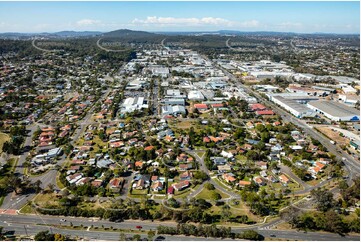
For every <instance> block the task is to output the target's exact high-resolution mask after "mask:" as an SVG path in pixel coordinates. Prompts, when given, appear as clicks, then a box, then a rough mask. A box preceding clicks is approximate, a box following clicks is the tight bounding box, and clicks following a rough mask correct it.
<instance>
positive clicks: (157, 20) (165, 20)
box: [132, 16, 258, 27]
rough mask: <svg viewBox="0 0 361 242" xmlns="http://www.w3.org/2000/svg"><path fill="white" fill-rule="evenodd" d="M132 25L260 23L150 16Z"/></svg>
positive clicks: (253, 23)
mask: <svg viewBox="0 0 361 242" xmlns="http://www.w3.org/2000/svg"><path fill="white" fill-rule="evenodd" d="M132 24H136V25H139V24H140V25H147V26H149V25H158V26H163V27H164V26H180V27H182V26H224V27H232V26H238V25H240V26H242V25H243V26H255V25H257V24H258V21H255V20H252V21H249V22H244V23H238V22H234V21H230V20H228V19H224V18H214V17H204V18H174V17H157V16H148V17H147V18H146V19H137V18H136V19H134V20H133V21H132Z"/></svg>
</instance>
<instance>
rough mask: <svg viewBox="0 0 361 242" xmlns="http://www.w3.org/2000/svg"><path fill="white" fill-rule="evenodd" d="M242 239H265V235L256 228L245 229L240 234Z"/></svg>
mask: <svg viewBox="0 0 361 242" xmlns="http://www.w3.org/2000/svg"><path fill="white" fill-rule="evenodd" d="M238 237H239V238H240V239H247V240H263V239H264V237H263V236H262V235H261V234H259V233H257V232H256V231H254V230H245V231H243V232H242V233H241V234H239V236H238Z"/></svg>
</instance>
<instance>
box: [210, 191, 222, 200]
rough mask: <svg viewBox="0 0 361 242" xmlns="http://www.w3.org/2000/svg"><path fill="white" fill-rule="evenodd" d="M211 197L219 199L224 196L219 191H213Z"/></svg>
mask: <svg viewBox="0 0 361 242" xmlns="http://www.w3.org/2000/svg"><path fill="white" fill-rule="evenodd" d="M211 198H212V200H214V201H217V200H219V199H221V198H222V196H221V194H219V193H218V192H215V191H212V193H211Z"/></svg>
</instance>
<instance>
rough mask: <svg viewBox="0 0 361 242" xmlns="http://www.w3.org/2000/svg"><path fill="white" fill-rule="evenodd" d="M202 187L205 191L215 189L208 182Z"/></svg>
mask: <svg viewBox="0 0 361 242" xmlns="http://www.w3.org/2000/svg"><path fill="white" fill-rule="evenodd" d="M204 187H205V188H206V189H207V190H215V189H216V188H215V187H214V185H213V184H211V183H208V182H207V183H206V184H205V185H204Z"/></svg>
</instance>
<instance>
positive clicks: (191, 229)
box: [157, 224, 264, 240]
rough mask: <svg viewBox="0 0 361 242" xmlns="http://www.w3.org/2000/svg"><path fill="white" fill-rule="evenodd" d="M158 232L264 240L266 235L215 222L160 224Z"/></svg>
mask: <svg viewBox="0 0 361 242" xmlns="http://www.w3.org/2000/svg"><path fill="white" fill-rule="evenodd" d="M157 230H158V234H170V235H187V236H189V235H192V236H199V237H206V238H207V237H213V238H231V239H236V238H237V239H247V240H263V239H264V237H263V236H262V235H261V234H259V233H257V232H256V231H253V230H246V231H244V232H242V233H233V232H232V231H231V228H230V227H217V226H216V225H215V224H212V225H209V226H204V225H202V224H199V225H198V226H195V225H193V224H178V225H177V227H168V226H158V228H157Z"/></svg>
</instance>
